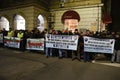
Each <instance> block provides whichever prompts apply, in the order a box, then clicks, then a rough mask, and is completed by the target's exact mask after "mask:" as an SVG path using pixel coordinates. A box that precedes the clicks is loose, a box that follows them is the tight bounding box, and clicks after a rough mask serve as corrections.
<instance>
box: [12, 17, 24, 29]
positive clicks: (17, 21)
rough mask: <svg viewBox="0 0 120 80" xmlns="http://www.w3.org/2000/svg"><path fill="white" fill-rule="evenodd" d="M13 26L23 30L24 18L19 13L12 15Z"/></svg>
mask: <svg viewBox="0 0 120 80" xmlns="http://www.w3.org/2000/svg"><path fill="white" fill-rule="evenodd" d="M14 27H15V29H16V30H25V19H24V18H23V17H22V16H21V15H16V16H15V17H14Z"/></svg>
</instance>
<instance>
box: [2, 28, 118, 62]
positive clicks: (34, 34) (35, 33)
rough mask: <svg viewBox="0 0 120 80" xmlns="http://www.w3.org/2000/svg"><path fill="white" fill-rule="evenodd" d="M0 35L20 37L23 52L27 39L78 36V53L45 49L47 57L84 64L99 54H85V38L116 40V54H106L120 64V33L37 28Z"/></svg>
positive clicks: (6, 32)
mask: <svg viewBox="0 0 120 80" xmlns="http://www.w3.org/2000/svg"><path fill="white" fill-rule="evenodd" d="M0 33H3V35H4V36H9V37H18V38H20V39H22V40H21V43H22V44H21V45H20V46H21V50H23V51H24V50H25V45H26V39H27V38H36V39H37V38H45V35H46V34H55V35H78V36H79V38H78V47H77V50H76V51H72V50H64V49H54V48H46V47H45V56H46V57H47V58H48V57H52V56H56V55H57V56H58V57H59V59H62V58H63V57H72V60H74V59H78V60H79V61H81V59H83V60H84V62H91V61H93V60H95V56H96V54H97V53H93V52H92V53H91V52H84V39H83V37H84V36H90V37H96V38H109V39H111V38H112V39H115V46H114V53H113V54H112V55H111V54H105V56H106V57H110V59H111V62H112V63H113V62H118V63H120V34H119V33H118V32H108V31H103V32H92V31H89V30H86V31H85V32H79V30H78V29H75V31H74V32H72V31H71V30H70V31H69V30H62V31H61V30H53V29H50V30H49V31H48V30H47V29H45V30H44V31H42V32H40V31H39V30H38V29H37V28H35V29H33V30H31V31H29V30H16V31H13V30H12V29H11V28H10V29H9V31H5V29H3V30H1V31H0Z"/></svg>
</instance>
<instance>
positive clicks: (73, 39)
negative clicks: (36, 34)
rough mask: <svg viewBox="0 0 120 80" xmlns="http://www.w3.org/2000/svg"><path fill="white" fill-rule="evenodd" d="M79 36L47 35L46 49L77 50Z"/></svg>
mask: <svg viewBox="0 0 120 80" xmlns="http://www.w3.org/2000/svg"><path fill="white" fill-rule="evenodd" d="M77 44H78V35H51V34H47V35H46V47H48V48H57V49H66V50H77Z"/></svg>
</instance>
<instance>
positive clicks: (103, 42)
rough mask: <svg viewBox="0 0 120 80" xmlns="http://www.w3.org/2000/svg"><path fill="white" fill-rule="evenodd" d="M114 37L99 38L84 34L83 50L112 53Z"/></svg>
mask: <svg viewBox="0 0 120 80" xmlns="http://www.w3.org/2000/svg"><path fill="white" fill-rule="evenodd" d="M114 44H115V40H114V39H99V38H93V37H88V36H84V51H85V52H97V53H111V54H112V53H113V50H114Z"/></svg>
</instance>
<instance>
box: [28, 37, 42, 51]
mask: <svg viewBox="0 0 120 80" xmlns="http://www.w3.org/2000/svg"><path fill="white" fill-rule="evenodd" d="M26 48H27V49H29V50H44V38H41V39H31V38H28V39H27V47H26Z"/></svg>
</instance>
